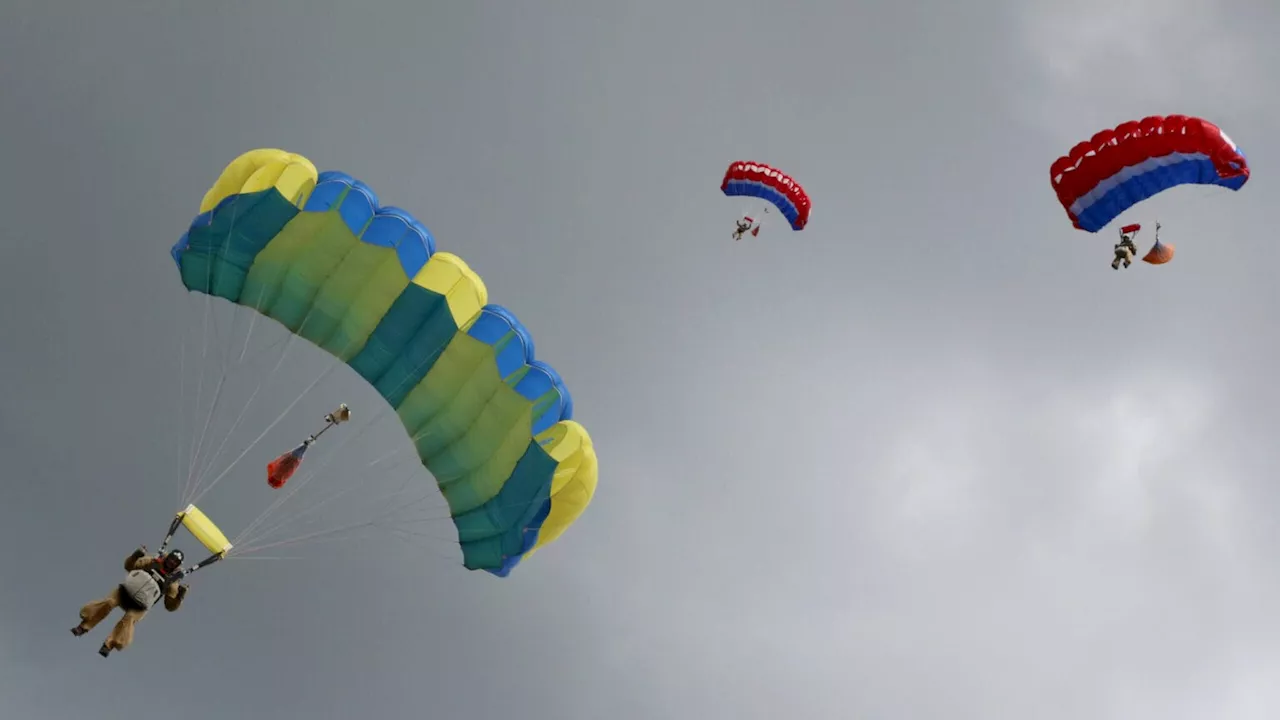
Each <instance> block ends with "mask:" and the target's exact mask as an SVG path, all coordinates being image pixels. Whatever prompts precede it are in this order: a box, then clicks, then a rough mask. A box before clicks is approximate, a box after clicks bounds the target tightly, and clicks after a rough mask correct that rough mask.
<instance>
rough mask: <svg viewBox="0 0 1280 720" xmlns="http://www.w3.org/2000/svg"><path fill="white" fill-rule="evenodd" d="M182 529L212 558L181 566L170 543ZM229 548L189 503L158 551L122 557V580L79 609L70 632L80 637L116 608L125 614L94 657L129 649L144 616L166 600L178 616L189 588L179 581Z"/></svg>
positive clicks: (180, 556) (215, 528)
mask: <svg viewBox="0 0 1280 720" xmlns="http://www.w3.org/2000/svg"><path fill="white" fill-rule="evenodd" d="M180 526H186V528H187V529H188V530H190V531H191V534H192V535H194V536H195V537H196V538H197V539H199V540H200V542H201V544H203V545H204V546H205V547H207V548H209V550H210V551H211V552H212V553H213V554H212V555H210V556H209V557H207V558H205V559H204V560H201V561H200V562H198V563H196V564H195V565H192V566H190V567H185V568H184V567H183V566H182V562H183V560H185V558H184V557H183V554H182V551H181V550H178V549H174V550H169V549H168V548H169V542H170V541H171V540H173V535H174V533H176V532H177V531H178V528H179V527H180ZM230 550H231V543H230V542H229V541H228V540H227V538H226V536H225V535H223V534H222V531H221V530H219V529H218V526H217V525H214V524H213V522H212V521H210V520H209V518H208V517H207V516H206V515H205V514H204V513H203V512H201V511H200V509H199V508H197V507H196V506H195V505H188V506H187V507H186V509H185V510H182V511H181V512H179V513H177V514H176V515H175V516H174V518H173V521H172V522H170V523H169V532H168V534H166V535H165V538H164V542H163V543H161V544H160V551H159V552H157V553H156V554H155V555H150V554H149V553H148V552H147V546H146V545H143V546H141V547H139V548H138V549H137V550H134V551H133V553H132V554H131V555H129V557H127V558H125V559H124V569H125V572H127V573H128V575H126V576H125V578H124V581H123V582H121V583H120V584H119V585H117V586H116V587H115V588H113V589H112V590H111V592H109V593H107V594H106V596H104V597H102V598H101V599H98V600H94V601H93V602H91V603H89V604H87V605H85V606H84V607H82V608H80V623H79V624H78V625H76V626H75V627H73V628H71V634H72V635H75V636H76V637H80V636H81V635H84V634H85V633H87V632H89V631H90V630H92V629H93V628H94V627H95V626H97V624H98V623H100V622H102V621H103V620H105V619H106V618H107V616H108V615H110V614H111V612H112V611H113V610H115V609H116V608H120V609H121V610H124V617H122V618H120V621H119V622H117V623H116V626H115V627H114V628H112V629H111V633H110V634H109V635H107V640H106V642H104V643H102V647H101V648H99V649H98V654H99V655H101V656H102V657H107V656H108V655H110V654H111V651H113V650H123V649H125V648H127V647H129V644H130V643H132V642H133V630H134V626H135V625H137V624H138V622H139V621H140V620H142V618H143V617H145V616H146V614H147V611H149V610H150V609H151V608H152V607H153V606H154V605H155V604H156V603H158V602H160V601H161V600H164V609H165V610H168V611H169V612H176V611H177V610H178V608H180V607H182V601H183V600H185V599H186V597H187V586H186V585H185V584H183V583H182V580H183V579H185V578H187V577H189V576H190V575H191V574H192V573H195V572H198V571H199V570H200V569H202V568H205V567H208V566H209V565H212V564H213V563H215V562H218V561H219V560H222V559H223V558H225V557H226V556H227V553H228V552H230Z"/></svg>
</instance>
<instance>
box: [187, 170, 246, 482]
mask: <svg viewBox="0 0 1280 720" xmlns="http://www.w3.org/2000/svg"><path fill="white" fill-rule="evenodd" d="M239 205H240V196H239V195H237V196H236V197H235V199H234V200H232V201H231V225H230V227H228V228H227V234H226V237H225V238H223V242H222V244H221V247H220V248H219V250H218V253H217V256H216V257H211V258H210V259H209V261H208V265H207V268H206V269H207V272H206V274H205V293H204V329H203V331H202V332H201V335H202V336H203V342H202V346H201V349H200V379H199V382H198V385H197V390H196V408H199V407H200V400H201V398H203V397H204V367H205V364H206V363H207V362H208V359H209V316H210V314H211V313H212V312H213V266H214V264H215V263H217V262H222V260H223V259H225V251H226V247H227V245H229V244H230V239H231V235H232V233H233V232H235V227H236V220H237V219H238V218H239ZM209 225H213V215H212V214H210V215H209ZM214 329H215V330H216V329H217V327H216V324H215V328H214ZM225 378H226V372H225V368H224V371H223V379H225ZM218 389H219V390H221V389H222V381H219V382H218ZM213 405H214V407H215V408H216V406H217V399H216V398H215V400H214V402H213ZM212 415H213V410H211V411H210V419H212ZM208 428H209V421H208V420H206V421H205V430H208ZM194 431H195V428H194V427H192V435H191V452H192V453H193V454H192V456H191V458H190V462H189V463H188V465H187V483H188V485H190V483H191V481H192V474H193V473H194V472H195V465H196V458H197V457H199V455H200V450H199V447H200V446H203V445H204V433H203V432H202V433H201V437H200V445H199V446H197V445H196V437H195V432H194Z"/></svg>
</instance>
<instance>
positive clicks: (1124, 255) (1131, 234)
mask: <svg viewBox="0 0 1280 720" xmlns="http://www.w3.org/2000/svg"><path fill="white" fill-rule="evenodd" d="M1140 229H1141V226H1140V225H1125V226H1124V227H1122V228H1120V242H1118V243H1116V245H1115V253H1116V257H1115V259H1114V260H1112V261H1111V269H1112V270H1119V269H1120V263H1122V262H1123V263H1124V266H1125V267H1129V266H1130V265H1132V264H1133V256H1134V255H1135V254H1136V253H1137V252H1138V248H1137V246H1136V245H1134V242H1133V239H1134V238H1135V237H1137V236H1138V230H1140Z"/></svg>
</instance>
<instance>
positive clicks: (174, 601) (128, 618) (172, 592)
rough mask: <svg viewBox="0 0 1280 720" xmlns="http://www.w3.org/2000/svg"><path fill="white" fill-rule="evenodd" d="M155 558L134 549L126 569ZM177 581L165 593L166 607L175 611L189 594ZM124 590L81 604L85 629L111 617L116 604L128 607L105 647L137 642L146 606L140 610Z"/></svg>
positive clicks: (141, 567) (118, 647)
mask: <svg viewBox="0 0 1280 720" xmlns="http://www.w3.org/2000/svg"><path fill="white" fill-rule="evenodd" d="M154 562H155V559H154V558H149V557H143V552H142V551H141V550H135V551H133V554H132V555H130V556H129V557H127V558H125V561H124V569H125V571H126V572H132V571H134V570H146V569H147V568H149V567H151V564H152V563H154ZM178 588H179V585H178V584H177V583H173V584H170V585H169V587H168V588H166V590H165V594H164V609H165V610H168V611H169V612H174V611H175V610H177V609H178V608H179V607H181V606H182V600H183V598H184V597H185V596H186V593H185V591H179V589H178ZM123 595H124V591H123V590H122V589H121V588H120V587H119V586H117V587H116V588H115V589H114V590H112V591H111V592H109V593H107V595H106V596H105V597H103V598H102V599H100V600H94V601H93V602H91V603H89V604H88V605H85V606H84V607H82V608H80V627H82V628H84V630H85V632H88V631H90V630H92V629H93V628H94V627H96V626H97V624H98V623H100V622H102V621H103V620H105V619H107V616H108V615H110V614H111V611H112V610H115V609H116V608H123V609H124V617H122V618H120V621H119V622H117V623H116V626H115V627H113V628H111V633H110V634H109V635H108V636H107V640H106V642H104V643H103V644H102V645H103V647H106V648H109V649H111V650H123V649H125V648H127V647H129V643H131V642H133V628H134V626H135V625H137V624H138V621H139V620H141V619H142V618H143V617H145V616H146V614H147V611H146V610H139V609H137V608H136V607H134V606H133V603H132V602H130V601H129V600H128V599H127V598H125V597H123Z"/></svg>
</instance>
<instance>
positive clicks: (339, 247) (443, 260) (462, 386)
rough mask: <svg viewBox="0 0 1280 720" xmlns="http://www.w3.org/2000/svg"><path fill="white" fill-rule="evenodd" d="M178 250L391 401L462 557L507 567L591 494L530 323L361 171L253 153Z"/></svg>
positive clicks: (583, 452) (185, 278)
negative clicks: (491, 298)
mask: <svg viewBox="0 0 1280 720" xmlns="http://www.w3.org/2000/svg"><path fill="white" fill-rule="evenodd" d="M172 255H173V259H174V261H175V262H176V263H177V265H178V270H179V274H180V277H181V279H182V283H183V284H184V285H185V286H186V287H187V289H188V290H191V291H194V292H199V293H205V294H208V295H212V296H216V297H221V298H225V299H227V300H229V301H231V302H233V303H237V304H239V305H242V306H245V307H248V308H251V309H253V310H254V311H256V312H258V313H261V314H262V315H264V316H266V317H269V318H272V319H274V320H276V321H277V322H279V323H280V324H281V325H283V326H284V327H285V328H287V329H288V330H289V331H290V332H292V333H294V334H296V335H298V336H299V337H302V338H304V339H306V340H307V341H309V342H311V343H312V344H314V345H316V346H317V347H319V348H321V349H323V350H325V351H326V352H328V353H330V354H332V355H333V356H334V357H336V358H338V359H339V360H341V361H343V362H345V363H346V364H348V365H349V366H350V367H351V368H352V369H354V370H355V371H356V372H357V373H358V374H359V375H360V376H361V377H362V378H364V379H365V380H366V381H367V382H368V383H369V384H370V385H372V386H373V387H374V388H375V389H376V390H377V391H378V393H379V394H381V395H382V397H383V398H384V399H386V401H387V402H388V403H389V404H390V405H391V407H393V408H394V409H395V410H396V412H397V414H398V415H399V418H400V420H401V423H402V424H403V425H404V428H405V431H406V432H407V433H408V434H409V437H410V439H411V440H412V441H413V443H414V445H415V446H416V448H417V451H418V456H419V457H420V458H421V460H422V463H423V465H424V466H425V467H426V468H427V469H428V470H430V472H431V474H432V475H433V476H434V478H435V480H436V484H437V486H438V487H439V489H440V492H441V494H442V495H443V496H444V498H445V500H446V501H447V502H448V504H449V509H450V515H451V516H452V518H453V522H454V525H455V527H456V528H457V532H458V539H459V542H460V544H461V547H462V553H463V564H464V565H465V566H466V567H468V568H470V569H473V570H475V569H483V570H487V571H489V572H491V573H493V574H495V575H498V576H506V575H507V574H508V573H509V572H510V571H511V569H512V568H513V567H515V565H516V564H517V563H519V562H520V560H521V559H522V558H524V557H526V556H528V555H530V554H532V553H533V552H534V551H536V550H537V549H539V548H541V547H542V546H544V545H546V544H548V543H550V542H551V541H553V540H555V539H556V538H557V537H559V536H560V534H561V533H563V532H564V530H565V529H566V528H567V527H568V526H569V525H571V524H572V523H573V522H574V521H575V520H576V519H577V518H578V517H579V516H580V515H581V514H582V512H583V511H584V510H585V509H586V507H587V505H588V504H589V503H590V501H591V498H592V496H593V495H594V493H595V488H596V479H597V462H596V455H595V449H594V447H593V446H592V444H591V438H590V437H589V436H588V435H587V431H586V429H585V428H583V427H582V426H581V425H579V424H578V423H576V422H574V421H573V419H572V417H573V400H572V398H571V396H570V395H569V391H568V389H567V388H566V387H565V384H564V382H563V381H562V380H561V378H560V376H559V374H557V373H556V371H555V370H553V369H552V368H551V366H549V365H547V364H545V363H543V362H540V361H538V360H535V359H534V347H533V339H532V337H531V336H530V334H529V332H528V330H526V329H525V328H524V326H523V325H521V324H520V322H519V321H518V320H517V319H516V317H515V315H514V314H513V313H512V312H510V311H509V310H507V309H506V308H503V307H501V306H499V305H493V304H488V290H487V289H486V288H485V285H484V282H483V281H481V279H480V277H479V276H478V275H476V273H475V272H473V271H472V270H471V268H470V267H468V266H467V264H466V263H465V262H464V261H463V260H462V259H461V258H459V257H458V256H456V255H452V254H450V253H447V252H437V251H436V247H435V239H434V238H432V236H431V233H430V232H429V231H428V230H427V228H426V227H425V226H423V225H422V223H420V222H419V221H418V220H417V219H416V218H414V217H413V216H412V215H410V214H409V213H408V212H406V211H404V210H401V209H398V208H395V207H384V206H381V205H379V202H378V197H377V195H375V194H374V192H373V190H372V189H371V188H370V187H369V186H367V185H365V184H364V183H362V182H360V181H359V180H356V179H355V178H353V177H351V176H349V175H346V174H344V173H340V172H323V173H317V171H316V169H315V166H314V165H313V164H312V163H311V162H310V161H309V160H307V159H306V158H304V157H302V156H300V155H295V154H292V153H288V152H285V151H283V150H271V149H263V150H253V151H251V152H248V153H245V154H244V155H242V156H240V157H239V158H237V159H236V160H235V161H234V162H232V163H231V164H230V165H228V166H227V168H226V170H224V171H223V173H222V176H221V177H219V178H218V181H217V182H216V183H214V185H213V187H212V188H211V189H210V190H209V192H208V193H207V194H206V195H205V197H204V200H203V202H202V203H201V205H200V214H199V215H198V216H197V217H196V218H195V220H194V221H193V222H192V223H191V226H190V228H189V229H188V231H187V233H186V234H184V235H183V236H182V238H181V239H180V240H179V241H178V242H177V244H175V245H174V246H173V249H172Z"/></svg>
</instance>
